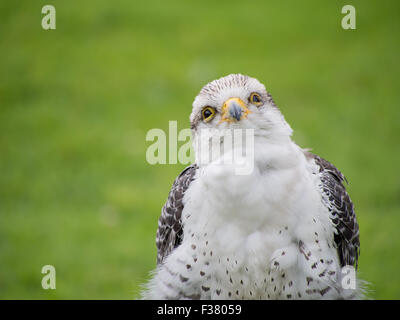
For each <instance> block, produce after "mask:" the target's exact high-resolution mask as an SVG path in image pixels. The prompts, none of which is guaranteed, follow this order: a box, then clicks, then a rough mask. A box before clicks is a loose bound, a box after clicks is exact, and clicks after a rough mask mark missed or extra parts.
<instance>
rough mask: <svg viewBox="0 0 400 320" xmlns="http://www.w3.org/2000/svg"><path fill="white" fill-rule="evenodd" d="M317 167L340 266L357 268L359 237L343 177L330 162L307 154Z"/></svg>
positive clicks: (352, 206)
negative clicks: (329, 215)
mask: <svg viewBox="0 0 400 320" xmlns="http://www.w3.org/2000/svg"><path fill="white" fill-rule="evenodd" d="M308 156H310V157H312V158H313V159H314V161H315V163H316V164H317V165H318V166H319V171H320V174H321V182H322V189H323V192H324V193H325V194H326V195H327V198H328V201H329V205H328V209H329V211H330V213H331V220H332V222H333V224H334V225H335V226H336V231H337V233H336V234H335V235H334V240H335V243H336V245H337V250H338V255H339V259H340V264H341V265H342V266H345V265H352V266H355V267H356V268H357V267H358V256H359V254H360V236H359V227H358V223H357V218H356V214H355V212H354V205H353V202H352V201H351V199H350V197H349V195H348V194H347V192H346V188H345V186H344V185H343V182H346V183H347V180H346V178H345V177H344V175H343V174H342V173H341V172H340V171H339V170H338V169H337V168H336V167H335V166H334V165H333V164H331V163H330V162H328V161H326V160H325V159H323V158H321V157H319V156H317V155H315V154H311V153H309V154H308Z"/></svg>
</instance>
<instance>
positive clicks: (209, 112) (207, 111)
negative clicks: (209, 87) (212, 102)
mask: <svg viewBox="0 0 400 320" xmlns="http://www.w3.org/2000/svg"><path fill="white" fill-rule="evenodd" d="M215 113H216V111H215V109H214V108H212V107H205V108H204V109H203V111H202V112H201V114H202V116H203V120H204V122H208V121H210V120H212V118H214V116H215Z"/></svg>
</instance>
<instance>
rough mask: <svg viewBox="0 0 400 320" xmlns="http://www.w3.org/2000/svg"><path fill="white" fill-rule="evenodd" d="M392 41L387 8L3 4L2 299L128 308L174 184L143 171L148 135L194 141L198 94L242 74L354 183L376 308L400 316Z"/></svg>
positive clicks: (162, 168) (397, 7)
mask: <svg viewBox="0 0 400 320" xmlns="http://www.w3.org/2000/svg"><path fill="white" fill-rule="evenodd" d="M45 4H53V5H54V6H55V8H56V10H57V15H56V17H57V29H56V30H48V31H45V30H43V29H42V28H41V19H42V17H43V15H42V14H41V8H42V6H43V5H45ZM345 4H352V5H354V6H355V8H356V10H357V29H356V30H343V29H342V28H341V19H342V17H343V14H341V8H342V6H343V5H345ZM399 27H400V3H399V2H398V1H379V2H378V1H351V3H349V1H324V2H322V1H317V0H315V1H309V0H306V1H237V2H236V1H201V2H200V1H199V2H197V3H195V2H191V1H153V0H149V1H144V2H139V1H137V2H136V1H128V0H127V1H120V0H118V1H112V2H111V1H91V2H89V1H80V2H72V1H61V0H46V1H28V0H26V1H2V2H1V3H0V298H3V299H15V298H23V299H131V298H136V297H138V293H139V292H140V285H141V284H142V283H143V282H145V281H146V279H148V275H149V271H150V270H152V269H153V268H154V267H155V259H156V250H155V241H154V238H155V232H156V228H157V219H158V216H159V213H160V209H161V207H162V205H163V204H164V201H165V199H166V197H167V194H168V192H169V188H170V186H171V184H172V182H173V180H174V179H175V177H176V175H177V174H178V173H179V172H180V170H181V169H182V168H183V167H184V165H182V164H179V165H154V166H151V165H149V164H148V163H147V162H146V158H145V154H146V148H147V147H148V146H149V145H150V144H151V142H146V140H145V137H146V133H147V132H148V130H150V129H152V128H161V129H164V130H167V129H168V121H169V120H177V121H178V127H179V128H187V127H188V126H189V120H188V117H189V114H190V111H191V104H192V101H193V99H194V97H195V95H196V94H197V93H198V91H199V90H200V88H201V87H202V86H203V85H204V84H206V83H207V82H209V81H210V80H213V79H216V78H218V77H221V76H224V75H227V74H229V73H237V72H240V73H244V74H248V75H251V76H253V77H256V78H258V79H259V80H260V81H261V82H263V83H265V85H266V86H267V89H268V90H269V91H270V92H271V93H272V95H273V97H274V98H275V101H276V102H277V104H278V106H279V107H280V108H281V110H282V112H283V113H284V115H285V117H286V119H287V120H288V122H289V123H290V124H291V125H292V127H293V129H294V130H295V135H294V139H295V140H296V141H297V142H298V143H299V144H300V145H301V146H302V147H312V148H313V150H314V152H316V153H318V154H320V155H321V156H323V157H325V158H327V159H329V160H330V161H331V162H333V163H334V164H335V165H336V166H338V168H340V170H342V172H343V173H344V174H345V175H346V176H347V178H348V180H349V181H350V185H349V187H348V189H349V193H350V195H351V197H352V199H353V201H354V203H355V207H356V212H357V216H358V220H359V224H360V229H361V257H360V262H359V270H360V275H361V277H363V278H364V279H365V280H367V281H369V282H371V286H370V289H371V292H370V295H369V296H370V297H371V298H374V299H397V298H400V273H399V270H400V233H399V231H398V230H399V226H400V215H399V214H400V179H399V178H400V176H399V173H400V170H399V164H400V148H399V138H400V135H399V134H400V107H399V101H400V90H399V89H400V88H399V85H400V80H399V74H400V68H399V61H398V60H399V51H400V45H399V44H400V41H399V35H400V32H399V31H400V28H399ZM46 264H51V265H54V266H55V267H56V271H57V289H56V290H43V289H42V288H41V279H42V276H43V275H42V274H41V268H42V266H43V265H46Z"/></svg>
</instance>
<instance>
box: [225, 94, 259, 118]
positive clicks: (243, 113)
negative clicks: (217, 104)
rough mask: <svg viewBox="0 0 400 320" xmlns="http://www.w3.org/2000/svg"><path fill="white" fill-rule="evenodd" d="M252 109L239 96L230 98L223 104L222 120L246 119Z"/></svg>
mask: <svg viewBox="0 0 400 320" xmlns="http://www.w3.org/2000/svg"><path fill="white" fill-rule="evenodd" d="M249 113H251V111H250V110H249V109H248V108H247V105H246V104H245V103H244V102H243V100H241V99H239V98H230V99H228V100H226V101H225V102H224V105H223V106H222V118H221V121H220V122H237V121H240V120H242V119H246V118H247V115H248V114H249Z"/></svg>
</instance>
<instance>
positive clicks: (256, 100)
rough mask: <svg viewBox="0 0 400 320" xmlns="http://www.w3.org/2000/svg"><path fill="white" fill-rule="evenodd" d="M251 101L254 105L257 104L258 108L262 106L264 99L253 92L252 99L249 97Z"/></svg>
mask: <svg viewBox="0 0 400 320" xmlns="http://www.w3.org/2000/svg"><path fill="white" fill-rule="evenodd" d="M249 101H250V102H251V103H253V104H255V105H256V106H259V105H261V104H262V99H261V96H260V95H259V94H258V93H257V92H253V93H252V94H251V95H250V97H249Z"/></svg>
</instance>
